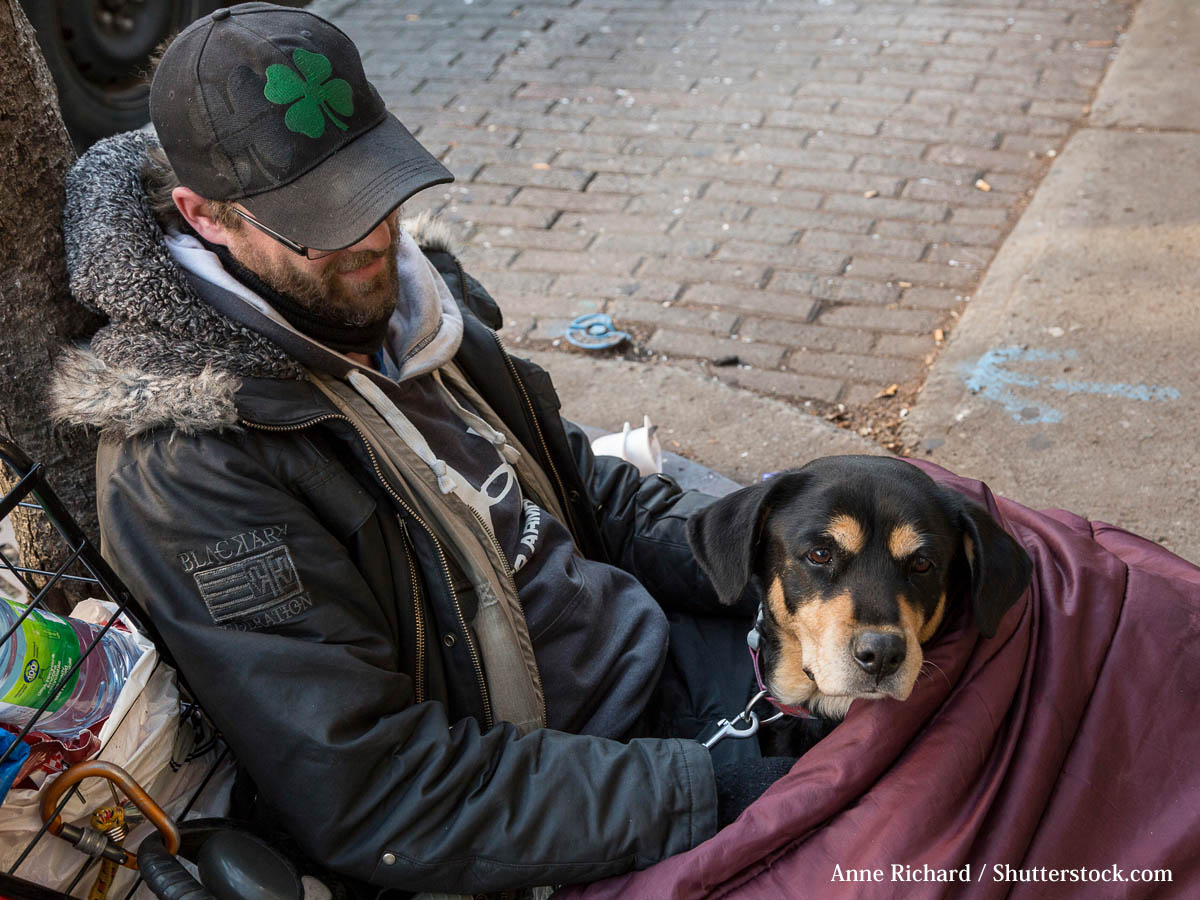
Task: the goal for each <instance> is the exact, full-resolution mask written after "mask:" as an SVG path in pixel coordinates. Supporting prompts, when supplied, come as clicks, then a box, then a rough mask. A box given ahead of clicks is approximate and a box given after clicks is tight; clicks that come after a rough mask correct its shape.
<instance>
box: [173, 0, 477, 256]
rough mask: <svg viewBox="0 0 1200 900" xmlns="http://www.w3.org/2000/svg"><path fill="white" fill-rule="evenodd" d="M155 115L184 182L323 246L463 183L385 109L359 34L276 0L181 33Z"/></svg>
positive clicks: (222, 14)
mask: <svg viewBox="0 0 1200 900" xmlns="http://www.w3.org/2000/svg"><path fill="white" fill-rule="evenodd" d="M150 118H151V120H152V121H153V123H154V128H155V130H156V131H157V132H158V139H159V141H160V142H161V143H162V146H163V150H165V151H166V154H167V158H168V159H169V160H170V161H171V166H172V167H173V168H174V169H175V173H176V175H178V177H179V181H180V183H181V184H183V185H185V186H187V187H189V188H191V189H192V190H194V191H195V192H196V193H198V194H200V195H201V196H203V197H205V198H206V199H208V200H236V201H238V202H240V203H241V204H242V205H243V206H244V207H245V208H246V209H247V210H248V211H249V212H250V214H251V215H252V216H254V218H256V219H258V220H259V221H260V222H262V223H263V224H264V225H266V226H267V227H268V228H270V229H271V230H273V231H277V232H279V233H280V234H282V235H284V236H285V237H287V238H290V239H291V240H293V241H295V242H296V243H298V244H303V245H304V246H306V247H313V248H315V249H319V250H339V249H341V248H343V247H348V246H350V245H351V244H354V243H356V242H357V241H359V240H360V239H362V238H363V237H364V236H365V235H367V234H368V233H370V232H371V231H372V230H373V229H374V228H375V226H376V225H378V224H379V223H380V222H381V221H383V219H384V218H385V217H386V216H387V215H388V213H390V212H391V211H392V210H393V209H395V208H396V207H397V206H399V205H400V204H401V203H403V202H404V201H405V200H407V199H408V198H409V197H411V196H412V195H413V194H415V193H417V192H418V191H420V190H423V189H425V188H427V187H430V186H431V185H435V184H444V183H445V182H449V181H453V180H454V176H453V175H451V174H450V170H449V169H447V168H446V167H445V166H443V165H442V164H441V163H440V162H438V160H437V159H436V158H435V157H434V156H433V155H432V154H431V153H430V152H429V151H428V150H426V149H425V148H424V147H422V146H421V145H420V144H419V143H418V142H417V139H416V138H414V137H413V136H412V134H411V133H410V132H409V130H408V129H407V128H405V127H404V126H403V125H402V124H401V123H400V120H399V119H397V118H396V117H395V116H394V115H392V114H391V113H389V112H388V111H387V107H386V106H384V103H383V100H382V98H381V97H380V96H379V92H378V91H376V90H375V88H374V86H373V85H372V84H371V83H370V82H369V81H367V77H366V75H365V74H364V73H363V67H362V60H361V59H360V58H359V55H358V49H357V48H356V47H355V46H354V43H353V42H352V41H351V40H350V38H348V37H347V36H346V35H345V34H344V33H343V32H342V31H341V30H340V29H338V28H337V27H336V26H334V25H333V24H331V23H329V22H327V21H325V20H324V19H322V18H321V17H320V16H316V15H314V14H312V13H310V12H306V11H305V10H300V9H290V8H286V7H280V6H275V5H274V4H272V3H242V4H239V5H238V6H232V7H229V8H228V9H218V10H217V11H216V12H214V13H212V14H211V15H209V16H206V17H205V18H203V19H198V20H197V21H195V22H193V23H192V24H191V25H189V26H188V27H187V28H186V29H184V30H183V31H182V32H181V33H180V34H179V36H178V37H177V38H175V40H174V41H172V42H171V45H170V46H169V47H168V48H167V50H166V52H165V53H164V54H163V58H162V61H161V62H160V63H159V65H158V68H157V69H156V70H155V73H154V80H153V81H152V82H151V85H150Z"/></svg>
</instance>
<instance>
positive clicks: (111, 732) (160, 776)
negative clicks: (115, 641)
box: [0, 600, 233, 900]
mask: <svg viewBox="0 0 1200 900" xmlns="http://www.w3.org/2000/svg"><path fill="white" fill-rule="evenodd" d="M115 610H116V606H115V604H113V603H111V602H108V601H102V600H85V601H83V602H82V603H80V604H79V605H78V606H76V607H75V609H74V611H73V612H72V613H71V615H73V616H75V617H76V618H80V619H85V620H87V621H90V622H98V623H103V622H106V621H108V619H109V618H110V617H111V616H112V614H113V613H114V612H115ZM122 621H125V622H126V624H127V625H129V626H130V628H129V630H130V633H131V634H132V635H133V636H134V638H135V640H136V641H137V642H138V645H139V646H140V647H142V648H143V653H142V655H141V657H140V658H139V659H138V661H137V663H136V664H135V665H134V667H133V669H132V671H130V673H129V678H128V679H127V680H126V682H125V686H124V687H123V688H122V689H121V693H120V695H119V696H118V697H117V702H116V705H115V706H114V707H113V711H112V714H111V715H110V716H109V717H108V721H107V722H105V723H104V725H103V727H102V728H101V730H100V734H99V737H100V743H101V747H102V749H101V751H100V753H99V754H98V755H97V756H96V757H94V758H95V759H101V760H106V761H108V762H111V763H114V764H116V765H118V766H120V767H121V768H123V769H124V770H125V771H126V772H128V773H129V775H130V777H132V778H133V780H134V781H136V782H137V783H138V784H140V785H141V786H142V788H143V789H144V790H145V791H146V793H147V794H149V795H150V797H151V798H153V799H154V800H155V801H156V802H157V803H158V804H159V805H160V806H162V807H163V809H164V810H166V812H167V813H168V814H169V815H171V816H173V817H175V816H178V815H180V814H181V813H182V810H183V807H184V806H185V805H186V804H187V801H188V799H190V797H191V796H192V794H193V792H194V791H195V789H196V788H197V787H198V786H199V784H200V782H201V781H202V780H203V779H204V776H205V774H206V773H207V772H208V770H209V769H210V768H211V766H212V763H213V761H214V759H215V751H210V752H209V753H206V754H204V755H203V756H202V757H200V758H198V759H195V760H193V761H192V762H190V763H188V764H186V765H184V766H181V767H180V768H179V770H178V771H176V772H173V771H171V767H170V765H169V763H170V761H171V751H172V749H173V748H174V746H175V740H176V736H177V734H178V732H179V728H180V719H179V686H178V684H177V683H176V679H175V670H174V669H172V668H171V667H170V666H168V665H167V664H166V663H165V662H163V661H162V660H161V659H159V655H158V651H156V650H155V649H154V646H153V645H152V644H151V642H150V641H149V639H147V638H146V637H145V636H144V635H142V634H141V633H140V632H138V631H137V630H136V629H135V628H133V627H132V625H131V624H130V623H129V622H128V620H126V619H122ZM189 727H190V726H189ZM232 776H233V764H232V762H231V761H229V760H226V762H225V763H223V764H222V771H221V772H219V773H218V774H217V775H216V776H214V778H213V779H212V781H211V782H210V783H209V785H208V787H207V788H206V789H205V792H204V796H203V797H202V801H201V802H199V803H198V804H197V805H196V806H194V807H193V809H192V811H191V813H190V815H193V816H194V815H222V814H224V811H225V809H226V807H227V806H228V797H229V790H230V787H231V786H232V780H233V778H232ZM53 777H55V776H49V777H48V778H47V779H46V780H47V781H49V780H51V779H52V778H53ZM43 787H44V785H43ZM122 799H124V798H122ZM40 804H41V791H40V790H30V789H25V790H17V789H13V790H11V791H9V793H8V796H7V797H5V799H4V802H3V804H0V869H2V870H3V871H8V869H9V867H10V866H12V864H13V863H14V862H15V861H16V859H17V857H18V856H19V855H20V854H21V853H22V852H23V851H24V849H25V848H26V846H28V844H29V842H30V841H31V840H33V838H34V837H35V836H36V835H37V832H38V830H39V829H40V828H41V826H42V818H41V812H40ZM111 804H112V792H111V791H110V790H109V787H108V783H107V782H106V781H104V780H103V779H100V778H88V779H85V780H84V781H83V782H81V783H80V784H79V796H77V797H74V798H72V799H71V800H70V801H68V803H67V806H66V807H65V808H64V809H63V814H62V815H63V821H64V822H71V823H79V824H87V823H88V819H89V817H90V816H91V813H92V811H93V810H94V809H96V808H97V807H100V806H109V805H111ZM150 828H151V826H149V825H148V824H145V825H141V826H139V827H138V828H137V829H135V830H134V831H133V832H132V833H131V834H130V836H129V837H128V838H127V839H126V841H125V843H126V845H128V846H130V847H136V846H137V844H138V843H140V841H141V839H142V838H143V837H144V836H145V835H146V834H148V833H149V831H150ZM86 861H87V857H86V856H84V855H83V854H82V853H80V852H79V851H77V850H76V849H75V848H74V847H73V846H72V845H71V844H69V843H67V842H66V841H65V840H63V839H62V838H59V837H54V836H52V835H45V836H43V837H42V838H41V840H40V841H38V843H37V845H36V846H35V847H34V849H33V852H32V853H30V855H29V856H28V857H27V858H26V859H25V860H24V861H23V862H22V863H21V865H20V866H19V867H18V868H17V869H16V871H15V872H13V874H14V875H17V876H19V877H21V878H24V879H25V880H27V881H32V882H34V883H36V884H40V885H43V886H45V887H49V888H54V889H55V890H60V891H65V890H66V888H67V885H69V884H70V883H71V881H72V880H73V879H74V878H75V876H76V874H77V873H78V871H79V869H80V867H81V866H82V865H83V864H84V863H85V862H86ZM135 877H136V873H135V872H133V871H132V870H131V869H126V868H122V869H121V870H120V873H119V875H118V877H117V879H116V880H115V881H114V883H113V886H112V887H111V888H110V890H109V893H108V896H109V898H110V900H123V898H124V896H125V893H126V892H127V891H128V890H129V887H130V885H131V884H132V883H133V880H134V878H135ZM94 880H95V869H94V868H93V871H91V872H89V873H88V874H86V875H85V876H84V877H83V878H82V879H80V882H79V884H78V885H76V887H75V889H74V890H73V891H72V892H71V893H72V895H73V896H76V897H86V896H87V893H88V890H89V889H90V888H91V885H92V882H93V881H94ZM136 896H138V897H142V896H149V892H148V891H145V890H144V889H140V890H139V892H138V894H137V895H136Z"/></svg>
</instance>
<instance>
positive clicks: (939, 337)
mask: <svg viewBox="0 0 1200 900" xmlns="http://www.w3.org/2000/svg"><path fill="white" fill-rule="evenodd" d="M933 339H934V340H935V341H936V342H937V343H939V344H940V343H942V341H944V340H946V332H944V331H942V329H940V328H935V329H933Z"/></svg>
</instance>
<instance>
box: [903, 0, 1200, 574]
mask: <svg viewBox="0 0 1200 900" xmlns="http://www.w3.org/2000/svg"><path fill="white" fill-rule="evenodd" d="M1193 5H1194V4H1189V3H1185V2H1181V0H1146V2H1145V3H1144V4H1143V6H1142V7H1141V8H1140V9H1139V11H1138V14H1137V15H1136V17H1135V19H1134V22H1133V26H1132V28H1131V30H1130V32H1129V34H1128V38H1127V41H1126V45H1127V46H1128V48H1130V50H1131V55H1130V57H1129V58H1128V59H1126V58H1125V57H1124V56H1123V54H1124V53H1125V52H1126V50H1122V51H1121V52H1120V53H1119V54H1118V57H1117V60H1116V62H1115V63H1114V64H1113V66H1112V68H1111V69H1110V71H1109V73H1108V75H1107V76H1106V78H1105V80H1104V81H1103V82H1102V84H1101V87H1100V91H1099V97H1100V100H1099V101H1098V103H1101V105H1102V109H1101V112H1100V115H1099V116H1098V117H1097V119H1096V121H1095V122H1089V123H1088V127H1085V128H1083V129H1081V130H1080V131H1078V132H1077V133H1076V134H1075V135H1074V136H1073V137H1072V138H1071V139H1070V141H1069V142H1068V144H1067V146H1066V148H1065V150H1064V152H1063V153H1062V154H1061V155H1060V156H1059V157H1058V159H1057V160H1056V162H1055V163H1054V166H1053V167H1052V168H1051V170H1050V172H1049V174H1048V175H1047V176H1046V178H1045V179H1044V180H1043V182H1042V184H1041V186H1040V187H1039V188H1038V191H1037V193H1036V195H1035V197H1034V199H1033V202H1032V203H1031V204H1030V206H1029V208H1028V209H1027V210H1026V212H1025V214H1024V215H1023V216H1022V218H1021V220H1020V222H1019V223H1018V224H1017V226H1016V228H1015V229H1014V230H1013V232H1012V234H1011V235H1010V236H1009V238H1008V239H1007V240H1006V241H1005V243H1004V245H1003V246H1002V247H1001V249H1000V252H999V253H998V254H997V256H996V259H995V261H994V262H993V263H992V266H991V268H990V269H989V271H988V273H987V276H986V278H985V279H984V281H983V283H982V284H981V285H980V287H979V289H978V290H977V291H976V292H975V296H974V299H973V300H972V302H971V304H970V306H969V308H968V310H967V311H966V313H965V314H964V316H963V318H962V321H961V322H960V324H959V326H958V327H957V328H956V329H955V332H954V334H953V336H952V338H951V340H950V343H949V345H948V346H947V347H946V349H945V350H944V351H943V353H942V355H941V356H940V357H939V359H938V361H937V362H936V363H935V364H934V367H933V369H932V371H931V372H930V376H929V379H928V381H927V382H926V385H925V389H924V391H923V393H922V395H921V398H920V400H919V401H918V402H917V404H916V406H915V408H914V409H913V411H912V413H911V414H910V415H909V417H908V419H907V420H906V423H905V428H904V436H905V439H906V440H907V441H909V442H915V443H917V444H918V445H919V446H922V447H923V448H924V450H925V451H926V452H927V453H928V455H929V456H930V457H931V458H932V459H934V460H935V461H937V462H939V463H941V464H943V465H946V466H948V467H949V468H952V469H955V470H956V471H959V472H961V473H963V474H966V475H970V476H972V477H977V478H982V479H984V480H986V481H988V482H989V483H990V484H991V486H992V488H993V489H994V490H997V491H998V492H999V493H1003V494H1007V495H1010V496H1012V497H1014V498H1015V499H1017V500H1019V501H1021V502H1023V503H1026V504H1028V505H1032V506H1056V507H1064V508H1068V509H1071V510H1073V511H1075V512H1077V513H1080V514H1081V515H1086V516H1088V517H1089V518H1096V519H1101V520H1104V521H1108V522H1112V523H1114V524H1116V525H1119V526H1122V527H1125V528H1129V529H1130V530H1132V531H1135V532H1138V533H1140V534H1142V535H1144V536H1146V537H1148V538H1151V539H1152V540H1156V541H1159V542H1160V543H1162V544H1164V545H1165V546H1167V547H1168V548H1169V549H1171V550H1173V551H1175V552H1176V553H1179V554H1180V555H1182V556H1184V557H1185V558H1188V559H1192V560H1197V559H1200V531H1198V529H1197V528H1196V525H1195V522H1194V518H1193V515H1192V508H1194V506H1195V498H1196V497H1197V496H1200V465H1197V464H1196V449H1195V439H1194V437H1193V435H1192V434H1191V429H1190V428H1189V427H1187V425H1186V424H1185V423H1190V422H1192V421H1194V420H1195V419H1196V417H1197V415H1200V372H1197V371H1196V367H1195V365H1194V357H1195V352H1196V347H1197V346H1200V319H1197V317H1196V315H1195V309H1196V299H1197V291H1196V287H1195V284H1196V279H1195V273H1196V271H1197V270H1198V269H1200V202H1198V201H1197V200H1196V199H1195V195H1194V193H1193V192H1191V191H1190V190H1187V189H1185V188H1184V185H1185V184H1188V183H1190V182H1189V179H1188V178H1187V176H1186V174H1185V173H1188V172H1194V171H1196V169H1197V168H1198V167H1200V133H1195V132H1192V131H1188V130H1187V129H1191V128H1193V127H1195V126H1196V125H1197V124H1200V120H1197V117H1196V110H1195V106H1194V99H1193V92H1192V91H1191V90H1190V88H1191V86H1192V85H1194V84H1196V82H1197V77H1198V76H1200V53H1196V52H1193V51H1192V49H1191V48H1194V47H1196V46H1200V15H1196V14H1194V12H1195V10H1193V9H1191V7H1192V6H1193ZM1171 48H1177V50H1178V52H1176V51H1175V50H1172V49H1171ZM1156 53H1158V54H1163V53H1166V54H1168V55H1165V56H1161V57H1160V58H1158V59H1154V57H1155V54H1156ZM1143 66H1147V67H1151V68H1152V69H1153V72H1151V73H1150V74H1147V72H1146V71H1145V70H1144V69H1143V68H1142V67H1143ZM1156 81H1157V82H1158V83H1159V84H1160V86H1161V88H1162V89H1161V90H1160V91H1158V92H1157V93H1156V92H1154V90H1153V87H1154V84H1155V82H1156ZM1135 122H1144V123H1147V125H1145V126H1141V127H1137V128H1136V129H1135V130H1129V129H1128V128H1126V127H1122V128H1097V127H1093V126H1094V125H1095V124H1097V123H1103V124H1120V125H1122V126H1128V125H1130V124H1133V123H1135Z"/></svg>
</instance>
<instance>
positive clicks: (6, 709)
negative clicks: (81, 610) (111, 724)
mask: <svg viewBox="0 0 1200 900" xmlns="http://www.w3.org/2000/svg"><path fill="white" fill-rule="evenodd" d="M24 611H25V607H23V606H22V605H21V604H19V603H16V602H14V601H12V600H8V599H0V636H3V635H4V634H5V633H6V632H7V631H8V630H9V629H10V628H12V626H13V623H14V622H16V621H17V619H18V618H20V616H21V613H23V612H24ZM100 630H101V627H100V626H99V625H92V624H90V623H88V622H84V621H82V620H81V619H72V618H69V617H64V616H56V615H54V614H53V613H48V612H43V611H42V610H40V609H35V610H33V611H32V612H30V613H29V616H28V617H27V618H26V619H25V621H24V622H22V623H21V624H20V626H18V627H17V629H16V630H15V631H14V632H13V633H12V634H11V635H9V637H8V639H7V640H5V641H4V643H3V644H0V722H4V723H6V724H8V725H15V726H16V727H17V728H24V727H25V725H26V724H27V723H28V722H29V720H30V719H32V718H33V716H34V714H35V713H36V712H37V711H38V709H40V708H41V705H42V704H43V703H45V702H46V698H47V697H50V696H52V695H53V698H54V699H53V700H51V702H50V705H49V706H47V707H46V711H45V712H44V713H42V715H41V717H40V718H39V719H38V720H37V722H36V723H35V724H34V726H33V730H34V731H40V732H43V733H45V734H48V735H51V736H52V737H61V738H72V737H75V736H76V735H77V734H79V733H80V732H81V731H83V730H84V729H85V728H87V727H89V726H90V725H93V724H95V723H96V722H99V721H100V720H101V719H103V718H105V717H106V716H107V715H108V714H109V713H110V712H112V708H113V706H114V704H115V703H116V702H117V695H118V694H120V693H121V687H122V685H124V684H125V679H126V677H127V676H128V675H129V671H130V669H132V668H133V664H134V663H135V662H137V660H138V657H139V656H141V650H140V649H139V648H138V646H137V643H136V642H135V641H134V640H133V638H131V637H130V636H129V635H128V634H125V633H124V632H121V631H118V630H117V629H116V628H110V629H109V630H108V631H107V632H105V634H104V637H102V638H101V639H100V642H99V644H98V645H97V646H96V648H95V649H93V650H92V652H91V653H89V654H88V657H87V659H85V660H84V661H83V664H82V665H81V666H80V667H79V668H78V669H76V670H75V674H73V675H72V676H71V677H70V678H69V679H68V680H67V683H66V684H64V685H63V686H62V688H61V689H60V690H59V691H58V692H57V693H55V690H54V689H55V688H56V687H58V683H59V682H60V681H62V679H63V676H64V675H66V673H67V672H69V671H70V669H71V667H72V666H73V665H75V663H76V661H77V660H78V659H79V657H80V656H82V655H83V652H84V651H85V650H86V649H87V648H88V647H89V646H90V645H91V644H92V642H93V641H95V639H96V635H97V634H99V633H100Z"/></svg>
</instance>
